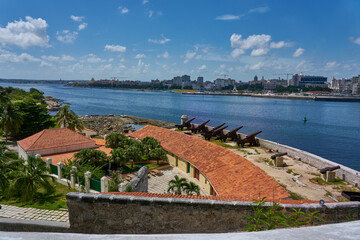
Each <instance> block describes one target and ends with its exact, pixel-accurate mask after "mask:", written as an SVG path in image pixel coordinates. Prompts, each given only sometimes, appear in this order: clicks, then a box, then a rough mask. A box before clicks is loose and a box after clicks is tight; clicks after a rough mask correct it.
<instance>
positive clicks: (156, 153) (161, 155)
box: [149, 146, 167, 165]
mask: <svg viewBox="0 0 360 240" xmlns="http://www.w3.org/2000/svg"><path fill="white" fill-rule="evenodd" d="M149 156H150V158H151V159H156V161H157V164H158V165H159V160H160V159H161V160H166V159H167V154H166V152H165V150H164V149H163V148H162V147H161V146H160V147H157V148H154V149H152V150H150V153H149Z"/></svg>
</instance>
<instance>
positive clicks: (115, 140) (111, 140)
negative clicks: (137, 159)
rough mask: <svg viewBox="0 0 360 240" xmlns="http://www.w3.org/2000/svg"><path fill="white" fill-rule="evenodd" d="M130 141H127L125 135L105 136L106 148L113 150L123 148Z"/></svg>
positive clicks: (112, 134)
mask: <svg viewBox="0 0 360 240" xmlns="http://www.w3.org/2000/svg"><path fill="white" fill-rule="evenodd" d="M129 142H130V139H128V138H127V137H126V136H125V135H123V134H121V133H116V132H115V133H110V134H109V135H107V136H106V144H105V146H106V147H109V148H112V149H115V148H124V147H125V146H128V145H130V144H129Z"/></svg>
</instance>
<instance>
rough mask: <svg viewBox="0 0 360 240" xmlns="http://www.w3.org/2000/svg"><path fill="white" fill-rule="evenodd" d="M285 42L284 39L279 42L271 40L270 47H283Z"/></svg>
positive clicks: (285, 44)
mask: <svg viewBox="0 0 360 240" xmlns="http://www.w3.org/2000/svg"><path fill="white" fill-rule="evenodd" d="M286 46H287V43H285V42H284V41H280V42H277V43H276V42H272V43H270V48H283V47H286Z"/></svg>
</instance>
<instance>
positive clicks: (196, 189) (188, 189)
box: [184, 182, 200, 196]
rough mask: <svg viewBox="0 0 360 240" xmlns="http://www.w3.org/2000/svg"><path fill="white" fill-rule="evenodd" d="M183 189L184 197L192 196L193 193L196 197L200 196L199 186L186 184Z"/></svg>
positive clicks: (191, 183)
mask: <svg viewBox="0 0 360 240" xmlns="http://www.w3.org/2000/svg"><path fill="white" fill-rule="evenodd" d="M184 188H185V192H186V195H194V193H195V194H196V195H198V196H199V195H200V188H199V186H198V185H196V184H195V183H193V182H190V183H186V185H185V187H184Z"/></svg>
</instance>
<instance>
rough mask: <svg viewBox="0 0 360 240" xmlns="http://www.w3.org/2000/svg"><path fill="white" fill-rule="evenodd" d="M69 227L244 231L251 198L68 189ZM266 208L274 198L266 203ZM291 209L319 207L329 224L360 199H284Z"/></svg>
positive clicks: (352, 213) (355, 215)
mask: <svg viewBox="0 0 360 240" xmlns="http://www.w3.org/2000/svg"><path fill="white" fill-rule="evenodd" d="M66 198H67V201H66V202H67V205H68V208H69V220H70V232H82V233H99V234H101V233H123V234H134V233H136V234H145V233H146V234H155V233H162V234H165V233H219V232H235V231H241V230H242V229H243V228H244V227H245V226H247V225H248V224H249V220H248V218H246V217H245V216H244V214H252V212H253V210H252V207H253V206H254V204H253V203H250V202H235V201H215V200H198V199H180V198H154V197H151V198H150V197H136V196H130V195H110V194H85V193H69V194H67V196H66ZM265 206H266V207H269V206H271V203H266V205H265ZM281 206H282V207H284V208H285V211H287V212H288V213H292V212H293V210H291V208H294V209H299V208H301V209H302V210H303V211H305V212H314V211H319V213H318V214H317V215H316V216H319V217H321V218H323V219H324V220H325V221H326V223H334V222H342V221H349V219H353V220H356V219H359V209H360V208H359V207H360V202H343V203H326V204H325V205H323V206H322V205H320V204H319V203H315V204H281Z"/></svg>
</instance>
